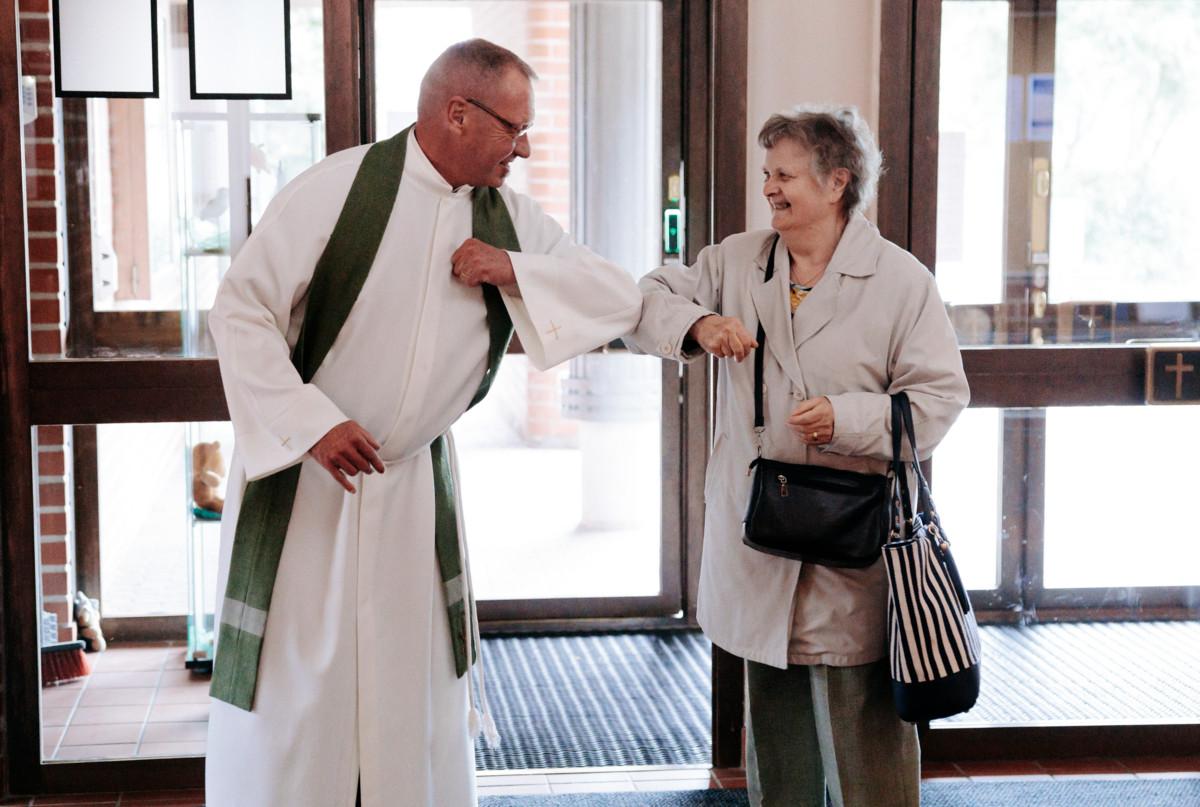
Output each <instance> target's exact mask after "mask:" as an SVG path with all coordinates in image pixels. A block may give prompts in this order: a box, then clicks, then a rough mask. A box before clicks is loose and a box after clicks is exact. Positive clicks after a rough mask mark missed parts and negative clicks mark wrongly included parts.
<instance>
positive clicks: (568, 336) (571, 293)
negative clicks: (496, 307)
mask: <svg viewBox="0 0 1200 807" xmlns="http://www.w3.org/2000/svg"><path fill="white" fill-rule="evenodd" d="M505 201H506V202H507V203H508V207H509V210H510V212H511V213H512V219H513V225H514V226H515V227H516V230H517V238H518V239H519V240H520V242H521V251H520V252H510V253H509V257H510V258H511V259H512V265H513V271H514V272H515V274H516V276H517V289H516V290H511V289H504V288H501V289H500V292H501V296H502V297H503V299H504V304H505V305H506V306H507V307H508V313H509V315H510V316H511V317H512V321H513V327H514V328H515V330H516V333H517V336H518V337H519V338H520V340H521V345H522V347H524V348H525V353H526V355H528V356H529V360H530V361H531V362H533V364H534V366H535V367H537V368H538V369H541V370H545V369H548V368H550V367H553V366H555V365H556V364H559V363H561V362H563V361H566V360H567V359H569V358H571V357H573V356H578V355H580V354H582V353H587V352H588V351H589V350H593V349H594V348H597V347H600V346H601V345H605V344H608V343H609V342H611V341H612V340H614V339H616V338H618V337H620V336H623V335H624V334H626V333H628V332H629V331H631V330H633V327H634V326H635V325H636V324H637V321H638V316H639V315H640V314H641V310H642V295H641V294H640V293H639V292H638V290H637V286H636V285H635V284H634V282H633V278H632V277H631V276H630V275H629V273H628V272H626V271H625V270H624V269H622V268H621V267H619V266H617V265H616V264H613V263H610V262H609V261H606V260H605V259H604V258H601V257H600V256H599V255H597V254H595V253H594V252H592V251H591V250H589V249H587V248H586V247H583V246H580V245H579V244H576V243H575V242H574V241H573V240H571V237H570V236H569V235H567V234H566V233H565V232H563V229H562V228H561V227H559V226H558V223H557V222H556V221H555V220H554V219H552V218H551V217H550V216H548V215H546V213H545V212H543V211H542V209H541V207H540V206H539V205H538V204H537V202H535V201H533V200H532V199H530V198H529V197H527V196H524V195H522V194H518V193H511V192H510V193H505Z"/></svg>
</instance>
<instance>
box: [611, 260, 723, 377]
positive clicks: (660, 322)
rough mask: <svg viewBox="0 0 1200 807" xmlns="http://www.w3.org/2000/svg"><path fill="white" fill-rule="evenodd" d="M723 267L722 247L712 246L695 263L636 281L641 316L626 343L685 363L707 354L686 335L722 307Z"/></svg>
mask: <svg viewBox="0 0 1200 807" xmlns="http://www.w3.org/2000/svg"><path fill="white" fill-rule="evenodd" d="M723 267H724V262H723V261H722V260H721V245H720V244H714V245H711V246H707V247H705V248H704V249H702V250H700V255H699V257H697V259H696V262H695V263H694V264H693V265H691V266H685V265H684V264H681V263H674V264H667V265H666V266H663V267H660V268H658V269H655V270H654V271H653V272H650V273H649V274H647V275H646V276H645V277H643V278H642V279H641V280H640V281H638V288H639V289H640V290H641V292H642V318H641V320H640V321H639V322H638V326H637V329H636V330H634V332H633V333H631V334H629V336H627V337H625V344H627V345H629V348H630V349H631V350H632V351H633V352H635V353H652V354H654V355H656V356H662V357H663V358H665V359H675V360H676V361H682V362H688V361H692V360H693V359H696V358H699V357H700V356H703V355H704V349H703V348H701V347H700V345H699V344H697V343H696V342H695V341H693V340H690V339H688V335H687V334H688V331H690V330H691V328H692V325H694V324H695V323H696V320H698V319H700V318H701V317H706V316H708V315H709V314H716V313H718V312H719V311H720V310H721V303H720V300H721V286H722V280H723V276H724V272H723Z"/></svg>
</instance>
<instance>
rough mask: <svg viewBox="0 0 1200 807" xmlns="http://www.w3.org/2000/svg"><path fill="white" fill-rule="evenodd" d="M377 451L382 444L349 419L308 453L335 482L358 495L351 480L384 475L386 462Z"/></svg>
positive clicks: (319, 441)
mask: <svg viewBox="0 0 1200 807" xmlns="http://www.w3.org/2000/svg"><path fill="white" fill-rule="evenodd" d="M377 448H379V443H378V442H376V440H375V438H374V437H372V436H371V433H370V432H368V431H367V430H366V429H364V428H363V427H362V426H359V425H358V424H357V423H355V422H354V421H353V420H347V421H346V422H345V423H339V424H338V425H336V426H334V427H333V428H332V429H330V430H329V431H328V432H326V433H325V436H324V437H322V438H321V439H320V440H318V441H317V444H316V445H314V446H313V447H312V448H310V449H309V450H308V453H309V454H312V456H313V459H315V460H316V461H317V462H319V463H321V467H322V468H324V469H325V470H326V471H329V475H330V476H332V477H333V478H334V481H336V482H337V483H338V484H339V485H341V486H342V487H344V488H345V489H346V490H348V491H349V492H351V493H354V485H351V484H350V480H349V479H348V478H347V477H350V476H354V475H356V474H359V473H364V474H370V473H374V472H375V471H379V473H383V460H381V459H379V455H378V454H376V453H375V450H376V449H377Z"/></svg>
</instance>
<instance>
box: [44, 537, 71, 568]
mask: <svg viewBox="0 0 1200 807" xmlns="http://www.w3.org/2000/svg"><path fill="white" fill-rule="evenodd" d="M66 562H67V542H66V541H52V542H51V543H48V544H42V565H43V566H63V565H66Z"/></svg>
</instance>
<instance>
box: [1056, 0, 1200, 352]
mask: <svg viewBox="0 0 1200 807" xmlns="http://www.w3.org/2000/svg"><path fill="white" fill-rule="evenodd" d="M1056 33H1057V36H1056V41H1055V60H1054V61H1055V65H1054V69H1055V79H1054V125H1055V129H1054V151H1053V166H1054V190H1053V202H1052V204H1051V206H1050V261H1051V275H1050V285H1049V291H1050V299H1051V301H1052V302H1060V301H1070V300H1146V301H1158V302H1171V301H1193V300H1200V271H1197V263H1196V260H1197V258H1196V256H1197V255H1200V229H1198V228H1197V227H1196V221H1197V220H1200V197H1197V195H1196V193H1195V192H1194V190H1193V189H1192V187H1191V186H1190V183H1188V182H1185V181H1183V180H1184V177H1185V176H1192V177H1194V176H1195V174H1194V173H1193V172H1192V170H1191V169H1190V168H1189V166H1193V167H1194V165H1195V159H1196V157H1195V151H1196V142H1197V139H1200V52H1198V51H1197V48H1196V43H1197V42H1198V41H1200V2H1179V0H1149V2H1143V1H1142V0H1137V1H1136V2H1132V1H1122V0H1103V2H1096V0H1060V2H1059V3H1058V4H1057V24H1056ZM1097 87H1103V88H1104V91H1103V92H1097V91H1096V88H1097ZM1181 319H1188V320H1192V321H1193V326H1194V317H1193V316H1190V312H1189V315H1188V316H1184V317H1182V318H1181ZM1192 335H1193V337H1194V336H1195V335H1196V334H1195V330H1194V328H1193V333H1192Z"/></svg>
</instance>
